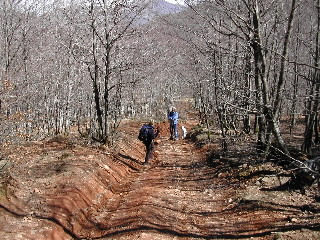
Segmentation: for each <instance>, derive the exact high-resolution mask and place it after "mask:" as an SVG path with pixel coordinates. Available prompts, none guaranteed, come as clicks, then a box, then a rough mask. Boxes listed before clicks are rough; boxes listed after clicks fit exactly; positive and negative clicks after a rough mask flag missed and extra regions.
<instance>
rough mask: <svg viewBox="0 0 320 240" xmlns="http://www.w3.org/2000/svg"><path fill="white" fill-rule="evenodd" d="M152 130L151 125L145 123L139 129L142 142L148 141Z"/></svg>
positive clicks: (139, 137)
mask: <svg viewBox="0 0 320 240" xmlns="http://www.w3.org/2000/svg"><path fill="white" fill-rule="evenodd" d="M151 130H152V128H151V127H148V126H146V125H143V126H142V127H141V129H140V131H139V135H138V139H139V140H140V141H142V142H146V141H147V140H148V139H149V138H150V135H151V132H150V131H151Z"/></svg>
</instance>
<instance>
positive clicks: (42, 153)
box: [0, 122, 320, 240]
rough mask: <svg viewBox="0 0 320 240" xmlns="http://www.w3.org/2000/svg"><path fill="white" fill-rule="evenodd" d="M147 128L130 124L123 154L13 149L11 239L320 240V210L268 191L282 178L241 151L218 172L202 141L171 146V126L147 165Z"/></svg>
mask: <svg viewBox="0 0 320 240" xmlns="http://www.w3.org/2000/svg"><path fill="white" fill-rule="evenodd" d="M140 124H141V123H133V122H128V123H125V127H123V128H121V129H122V132H123V133H122V135H121V136H120V137H119V140H118V141H117V144H118V146H116V152H112V151H111V149H108V148H102V147H101V146H97V147H94V146H86V145H82V144H79V143H78V142H77V141H74V142H72V140H71V139H65V138H61V139H59V138H56V139H52V140H50V141H46V142H37V143H27V144H25V145H23V146H20V147H12V148H11V149H9V148H7V149H6V152H7V156H8V158H7V160H8V161H7V162H8V164H7V163H6V166H8V167H7V168H6V169H7V170H6V172H5V171H3V173H5V174H4V175H3V176H2V178H1V179H0V180H1V182H0V206H1V207H0V213H1V214H0V235H1V236H2V237H3V239H8V240H9V239H10V240H11V239H40V240H42V239H45V240H48V239H50V240H51V239H52V240H56V239H105V240H111V239H112V240H136V239H146V240H147V239H148V240H149V239H159V240H173V239H175V240H192V239H216V238H219V239H238V238H242V239H266V240H267V239H268V240H269V239H319V232H317V231H311V230H310V229H312V230H314V229H315V230H317V229H319V227H320V225H319V224H320V223H319V219H320V207H319V204H318V203H317V202H315V201H314V199H313V198H312V197H310V196H308V195H306V196H303V195H301V194H299V193H289V192H263V191H260V190H259V189H260V188H261V186H264V187H268V186H275V185H277V184H278V180H277V179H276V178H275V177H274V176H266V174H265V172H264V173H263V174H262V175H261V176H260V175H259V172H261V171H262V172H263V171H264V169H262V170H261V169H260V168H257V167H251V166H250V161H251V159H247V162H246V163H244V162H243V159H246V158H247V157H246V156H241V155H240V153H239V155H235V156H234V157H232V158H230V157H226V158H225V157H221V158H220V159H217V161H216V162H215V164H214V166H212V165H209V164H208V163H207V160H206V154H205V150H204V149H200V148H196V147H195V145H194V143H193V142H190V141H189V140H178V141H170V140H168V133H167V132H166V131H167V130H166V126H167V124H166V123H163V125H162V134H161V138H160V139H159V140H157V142H158V144H157V145H156V149H155V158H154V159H153V160H151V161H150V164H149V165H143V159H144V146H143V144H142V143H141V142H139V141H138V140H137V137H136V135H137V129H139V126H141V125H140ZM189 129H190V128H189ZM3 169H4V168H3ZM240 171H246V172H248V173H249V175H252V176H253V177H250V178H247V179H243V178H240V177H239V173H240ZM1 224H2V225H1ZM307 229H309V230H307ZM302 236H303V237H302ZM305 236H307V237H306V238H304V237H305ZM280 237H281V238H280Z"/></svg>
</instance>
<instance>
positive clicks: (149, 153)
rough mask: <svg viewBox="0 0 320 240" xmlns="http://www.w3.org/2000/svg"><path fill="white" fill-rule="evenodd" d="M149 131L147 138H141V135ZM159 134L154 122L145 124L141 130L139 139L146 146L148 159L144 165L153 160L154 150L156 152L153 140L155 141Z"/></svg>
mask: <svg viewBox="0 0 320 240" xmlns="http://www.w3.org/2000/svg"><path fill="white" fill-rule="evenodd" d="M143 129H145V130H147V131H146V132H145V134H146V135H145V136H142V137H140V135H141V134H143V132H144V130H143ZM158 134H159V130H158V129H155V128H154V126H153V121H152V120H151V121H150V122H149V123H148V124H145V125H143V126H142V128H141V129H140V134H139V139H140V140H141V141H142V142H143V144H144V145H145V146H146V157H145V162H144V164H148V162H149V160H150V159H152V158H153V150H154V142H153V139H155V138H156V137H157V136H158Z"/></svg>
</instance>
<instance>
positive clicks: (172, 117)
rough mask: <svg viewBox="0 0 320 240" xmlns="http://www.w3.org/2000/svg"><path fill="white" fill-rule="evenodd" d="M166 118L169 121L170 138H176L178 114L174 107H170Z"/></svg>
mask: <svg viewBox="0 0 320 240" xmlns="http://www.w3.org/2000/svg"><path fill="white" fill-rule="evenodd" d="M168 120H169V123H170V140H177V138H178V121H179V114H178V112H177V111H176V108H175V107H173V108H171V111H170V112H169V115H168Z"/></svg>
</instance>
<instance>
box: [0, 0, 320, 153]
mask: <svg viewBox="0 0 320 240" xmlns="http://www.w3.org/2000/svg"><path fill="white" fill-rule="evenodd" d="M0 4H1V5H0V6H1V7H0V23H1V26H0V56H1V57H0V61H1V63H0V92H1V99H0V101H1V102H0V103H1V105H0V107H1V109H0V114H1V115H0V117H1V142H2V143H4V142H8V141H18V140H35V139H41V138H44V137H46V136H49V135H57V134H68V132H69V131H70V129H72V128H74V129H75V128H76V129H78V131H79V132H80V133H81V134H82V135H83V136H85V137H88V138H89V139H92V140H93V141H97V142H101V143H104V144H112V142H113V139H114V135H115V134H116V132H117V128H118V126H119V124H120V122H121V120H123V119H127V118H129V119H141V118H145V117H148V118H149V117H150V116H152V117H153V118H155V119H158V120H163V119H165V117H166V113H167V109H168V108H169V107H170V106H171V105H174V104H176V102H177V101H186V100H189V101H191V102H192V104H193V106H194V107H195V109H196V110H197V111H198V113H199V117H200V120H201V123H202V124H204V125H205V126H206V127H207V128H208V129H210V128H211V127H213V126H214V127H219V129H220V132H221V134H222V136H226V135H228V134H230V132H232V133H237V134H241V133H255V134H256V136H257V148H258V150H261V151H264V152H268V151H270V147H271V146H272V144H273V146H276V147H277V149H278V150H279V151H281V152H282V153H284V154H287V153H288V148H287V143H286V141H285V140H284V139H283V138H282V134H281V133H282V131H283V127H282V125H280V123H281V121H282V120H286V122H287V123H288V125H286V127H287V128H290V131H291V130H292V129H294V128H295V126H296V122H297V121H298V120H302V121H304V126H305V129H304V136H301V137H303V141H302V143H301V146H300V147H301V149H302V150H303V151H304V152H305V153H307V154H312V152H313V147H314V144H316V143H318V142H319V137H318V130H319V126H318V122H319V119H318V111H319V97H320V96H319V88H320V75H319V58H320V56H319V53H320V49H319V46H320V45H319V36H320V35H319V34H320V1H319V0H303V1H302V0H285V1H273V0H226V1H220V0H199V1H191V0H188V1H185V5H183V6H177V5H170V4H168V3H166V2H164V1H156V0H155V1H128V0H117V1H103V0H96V1H95V0H91V1H90V0H86V1H76V0H69V1H66V0H65V1H62V0H54V1H42V0H1V1H0ZM173 6H175V7H173ZM208 138H210V134H208ZM223 147H224V148H226V149H227V148H228V145H227V143H225V144H224V145H223Z"/></svg>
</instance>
